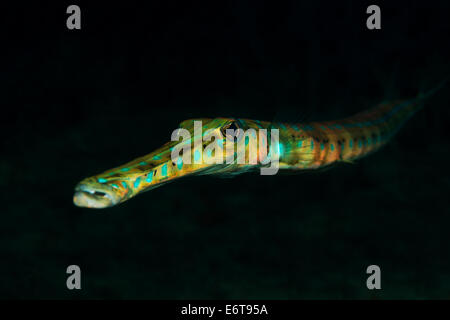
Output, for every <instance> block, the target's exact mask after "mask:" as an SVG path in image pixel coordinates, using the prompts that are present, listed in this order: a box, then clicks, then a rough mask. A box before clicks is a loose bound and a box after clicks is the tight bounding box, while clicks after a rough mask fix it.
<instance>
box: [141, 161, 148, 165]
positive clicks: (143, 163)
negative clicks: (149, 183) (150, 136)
mask: <svg viewBox="0 0 450 320" xmlns="http://www.w3.org/2000/svg"><path fill="white" fill-rule="evenodd" d="M139 164H140V165H141V166H145V165H146V164H147V162H145V161H142V162H139Z"/></svg>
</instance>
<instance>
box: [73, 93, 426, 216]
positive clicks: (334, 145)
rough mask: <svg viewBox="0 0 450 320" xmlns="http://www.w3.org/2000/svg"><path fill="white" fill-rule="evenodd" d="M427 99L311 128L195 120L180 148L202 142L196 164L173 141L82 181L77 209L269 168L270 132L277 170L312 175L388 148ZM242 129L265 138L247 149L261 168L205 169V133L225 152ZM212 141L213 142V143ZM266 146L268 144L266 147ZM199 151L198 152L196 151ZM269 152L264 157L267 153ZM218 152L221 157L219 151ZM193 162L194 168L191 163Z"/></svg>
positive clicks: (77, 191)
mask: <svg viewBox="0 0 450 320" xmlns="http://www.w3.org/2000/svg"><path fill="white" fill-rule="evenodd" d="M424 99H425V97H419V98H416V99H411V100H405V101H400V100H396V101H391V102H388V103H381V104H380V105H378V106H376V107H374V108H372V109H370V110H366V111H364V112H360V113H358V114H355V115H353V116H351V117H348V118H343V119H341V120H335V121H325V122H309V123H297V124H294V123H273V122H269V121H259V120H252V119H236V118H215V119H209V118H204V119H190V120H185V121H183V122H182V123H181V124H180V128H183V129H185V130H187V132H189V133H190V134H192V138H191V139H190V140H187V141H183V142H181V143H185V144H188V145H189V147H192V145H193V144H192V143H193V141H194V140H195V139H196V138H197V139H202V140H201V141H202V144H201V145H200V149H198V150H196V151H195V152H191V160H192V161H187V162H188V163H186V161H183V158H181V157H178V158H175V159H174V158H173V157H172V150H173V148H174V147H176V146H177V145H179V144H180V142H179V141H170V142H168V143H166V144H165V145H163V146H162V147H161V148H159V149H157V150H155V151H153V152H151V153H150V154H147V155H145V156H143V157H140V158H137V159H135V160H133V161H131V162H128V163H126V164H124V165H122V166H119V167H116V168H113V169H110V170H107V171H105V172H103V173H101V174H98V175H95V176H93V177H89V178H86V179H84V180H82V181H81V182H80V183H79V184H78V185H77V186H76V188H75V194H74V203H75V205H77V206H80V207H89V208H105V207H110V206H114V205H117V204H118V203H122V202H124V201H127V200H128V199H130V198H132V197H134V196H136V195H137V194H139V193H142V192H144V191H148V190H151V189H154V188H156V187H159V186H162V185H164V184H166V183H168V182H171V181H174V180H176V179H178V178H181V177H185V176H188V175H205V174H208V175H209V174H211V175H213V174H217V175H235V174H240V173H243V172H248V171H252V170H255V169H258V168H260V167H263V166H265V165H264V164H263V161H264V159H266V158H267V157H270V155H271V153H270V150H271V147H272V146H271V140H270V138H269V135H270V132H271V130H273V129H278V133H279V149H278V150H277V152H278V157H279V160H278V166H279V169H280V170H292V171H294V170H313V169H318V168H322V167H326V166H329V165H331V164H333V163H336V162H353V161H355V160H357V159H360V158H362V157H364V156H366V155H368V154H370V153H372V152H375V151H376V150H378V149H380V148H381V147H382V146H384V145H385V144H386V143H388V141H389V140H390V139H391V138H392V137H393V136H394V135H395V133H396V132H397V131H398V130H399V129H400V128H401V126H402V125H403V124H404V123H405V122H406V121H407V120H408V119H409V118H410V117H411V116H412V115H413V114H414V113H416V112H417V111H418V110H419V109H420V108H421V106H422V105H423V102H424ZM195 120H198V121H201V123H202V133H201V134H200V136H199V134H197V135H196V133H195V130H194V129H195V128H194V121H195ZM230 127H233V128H238V129H242V130H244V131H245V132H247V131H248V132H249V131H251V130H249V129H253V130H254V131H255V132H259V133H260V137H259V139H256V140H257V144H256V148H253V149H252V148H251V147H250V144H247V138H246V137H244V139H246V140H245V141H246V143H245V151H246V155H247V156H248V157H250V153H252V154H253V153H255V152H256V153H257V154H256V155H255V156H256V158H257V160H258V161H257V163H253V164H251V163H243V164H242V163H241V164H239V163H237V162H236V161H232V162H230V163H221V164H216V163H205V161H203V162H201V161H200V162H199V161H198V160H199V157H200V158H202V159H201V160H206V158H207V157H210V156H211V154H208V152H205V151H206V150H207V147H208V145H209V144H210V143H211V141H204V140H203V138H204V137H203V136H201V135H203V134H204V132H212V133H214V134H217V135H219V136H220V134H221V136H222V137H223V140H221V141H218V142H219V144H220V145H221V146H222V147H223V148H222V149H220V151H219V152H224V156H226V155H225V146H226V145H227V143H229V140H227V139H228V138H227V136H226V135H225V133H224V130H225V129H227V128H230ZM261 139H262V140H261ZM211 140H212V139H211ZM263 141H265V142H266V143H262V142H263ZM193 151H194V149H193ZM263 151H264V152H263ZM216 152H217V151H216ZM189 162H190V163H189Z"/></svg>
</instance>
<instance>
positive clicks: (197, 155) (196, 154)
mask: <svg viewBox="0 0 450 320" xmlns="http://www.w3.org/2000/svg"><path fill="white" fill-rule="evenodd" d="M194 160H195V161H199V160H200V151H198V150H195V153H194Z"/></svg>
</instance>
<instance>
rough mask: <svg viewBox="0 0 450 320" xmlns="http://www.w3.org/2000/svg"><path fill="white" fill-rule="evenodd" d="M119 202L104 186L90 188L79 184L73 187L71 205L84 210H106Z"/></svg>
mask: <svg viewBox="0 0 450 320" xmlns="http://www.w3.org/2000/svg"><path fill="white" fill-rule="evenodd" d="M118 202H119V199H117V196H116V194H115V193H114V192H112V190H109V189H108V188H107V187H104V186H91V185H87V184H83V183H80V184H78V185H77V186H76V187H75V194H74V196H73V203H74V204H75V205H76V206H77V207H85V208H97V209H101V208H107V207H111V206H114V205H115V204H117V203H118Z"/></svg>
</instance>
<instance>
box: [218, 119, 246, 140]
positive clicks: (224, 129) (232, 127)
mask: <svg viewBox="0 0 450 320" xmlns="http://www.w3.org/2000/svg"><path fill="white" fill-rule="evenodd" d="M227 129H229V130H234V136H231V135H229V134H227ZM238 129H240V127H239V126H238V124H237V122H236V121H233V122H231V123H230V124H228V125H226V126H223V127H222V128H221V132H222V134H223V135H224V136H225V137H227V139H228V140H234V137H235V136H236V131H237V130H238ZM240 136H242V134H240ZM240 136H239V137H238V139H237V141H239V140H240V138H241V137H240Z"/></svg>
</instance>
